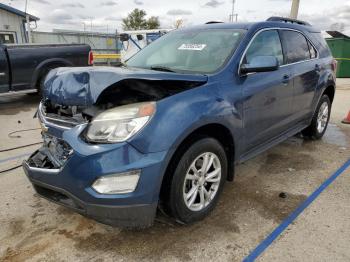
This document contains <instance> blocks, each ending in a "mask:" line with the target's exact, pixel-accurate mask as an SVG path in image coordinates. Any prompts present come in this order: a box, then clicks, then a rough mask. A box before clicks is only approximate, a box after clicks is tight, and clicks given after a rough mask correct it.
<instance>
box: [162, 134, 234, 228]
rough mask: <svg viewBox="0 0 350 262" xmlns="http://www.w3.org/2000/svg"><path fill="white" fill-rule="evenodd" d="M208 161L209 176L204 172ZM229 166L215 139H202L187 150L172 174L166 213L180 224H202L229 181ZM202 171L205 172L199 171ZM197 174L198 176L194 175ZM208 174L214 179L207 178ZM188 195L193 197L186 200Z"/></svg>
mask: <svg viewBox="0 0 350 262" xmlns="http://www.w3.org/2000/svg"><path fill="white" fill-rule="evenodd" d="M205 159H207V160H208V161H207V163H208V165H207V168H206V169H207V172H205V169H204V168H203V164H204V163H205ZM211 160H212V162H211ZM201 164H202V165H201ZM227 164H228V163H227V156H226V153H225V150H224V148H223V147H222V145H221V144H220V143H219V142H218V141H217V140H216V139H214V138H202V139H200V140H198V141H196V142H194V143H193V144H192V145H191V146H189V147H188V148H187V150H185V152H184V153H183V155H182V156H181V158H180V160H179V162H178V165H177V166H176V168H175V171H174V173H173V178H172V180H171V184H170V193H169V197H168V200H167V209H168V210H169V211H170V215H171V216H172V217H174V218H175V220H176V221H177V222H178V223H181V224H190V223H193V222H196V221H199V220H201V219H203V218H205V217H206V216H207V215H208V214H209V213H210V212H211V211H212V210H213V208H214V207H215V206H216V204H217V201H218V199H219V196H220V193H221V191H222V189H223V185H224V183H225V180H226V178H227ZM197 168H198V169H197ZM202 168H203V171H204V172H201V171H200V169H202ZM194 170H197V171H198V172H197V173H195V172H194ZM218 170H219V171H218ZM208 174H210V175H211V176H212V178H210V177H209V176H207V178H205V176H206V175H208ZM214 174H215V175H214ZM187 177H188V178H191V179H187ZM185 178H186V179H185ZM192 179H193V180H192ZM206 179H207V180H206ZM214 181H215V182H214ZM196 187H197V192H195V188H196ZM191 190H192V192H193V194H192V195H190V191H191ZM194 194H196V196H194ZM185 195H187V196H191V197H190V198H187V197H185ZM185 198H186V199H187V200H185ZM193 199H194V200H193ZM201 199H202V201H201ZM203 200H204V201H203ZM191 202H193V203H192V204H191Z"/></svg>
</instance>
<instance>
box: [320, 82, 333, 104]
mask: <svg viewBox="0 0 350 262" xmlns="http://www.w3.org/2000/svg"><path fill="white" fill-rule="evenodd" d="M323 95H327V96H328V97H329V100H330V101H331V104H332V103H333V100H334V95H335V87H334V85H328V86H327V87H326V88H325V90H324V91H323V93H322V96H323Z"/></svg>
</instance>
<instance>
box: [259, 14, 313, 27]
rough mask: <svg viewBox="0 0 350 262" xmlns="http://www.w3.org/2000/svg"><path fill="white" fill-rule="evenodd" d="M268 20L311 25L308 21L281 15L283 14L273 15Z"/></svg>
mask: <svg viewBox="0 0 350 262" xmlns="http://www.w3.org/2000/svg"><path fill="white" fill-rule="evenodd" d="M266 21H274V22H285V23H291V24H298V25H308V26H311V24H309V23H308V22H305V21H301V20H297V19H292V18H287V17H281V16H271V17H270V18H268V19H267V20H266Z"/></svg>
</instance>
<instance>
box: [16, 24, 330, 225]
mask: <svg viewBox="0 0 350 262" xmlns="http://www.w3.org/2000/svg"><path fill="white" fill-rule="evenodd" d="M335 69H336V63H335V60H334V59H333V57H332V55H331V53H330V51H329V48H328V47H327V44H326V43H325V41H324V39H323V38H322V36H321V34H320V32H319V31H318V30H316V29H315V28H313V27H312V26H311V25H309V24H308V23H306V22H302V21H298V20H291V19H286V18H279V17H272V18H270V19H268V21H265V22H259V23H233V24H227V23H210V24H206V25H202V26H196V27H190V28H185V29H181V30H174V31H173V32H170V33H168V34H166V35H164V36H163V37H161V38H160V39H158V40H156V41H154V42H153V43H152V44H150V45H149V46H147V47H146V48H144V49H143V50H141V51H140V52H138V53H137V54H135V55H134V56H133V57H131V58H130V59H129V60H128V61H126V63H125V64H124V65H123V66H121V67H118V68H112V67H81V68H58V69H54V70H52V71H51V72H50V73H49V74H48V76H47V78H46V81H45V84H44V85H45V88H44V93H43V99H42V101H41V103H40V105H39V108H38V112H37V115H38V118H39V121H40V124H41V127H42V136H43V140H44V144H43V146H42V147H41V148H40V149H39V150H38V151H36V152H34V153H33V154H32V155H31V156H30V157H29V159H28V160H27V161H25V162H24V163H23V167H24V171H25V173H26V174H27V176H28V178H29V180H30V181H31V183H32V184H33V186H34V188H35V190H36V192H37V193H38V194H39V195H40V196H42V197H44V198H47V199H48V200H50V201H53V202H55V203H58V204H61V205H63V206H66V207H69V208H71V209H74V210H75V211H77V212H79V213H81V214H83V215H85V216H88V217H91V218H93V219H95V220H97V221H100V222H102V223H106V224H110V225H118V226H128V227H136V226H137V227H145V226H150V225H151V224H152V222H153V220H154V217H155V214H156V210H157V208H162V209H163V210H165V211H166V212H168V214H169V215H170V216H172V217H173V218H174V219H175V220H176V221H177V222H179V223H183V224H188V223H192V222H195V221H198V220H200V219H203V218H204V217H205V216H207V215H208V214H209V213H210V211H212V210H213V208H214V207H215V205H216V203H217V201H218V198H219V195H220V193H221V191H222V189H223V185H224V183H225V181H227V180H228V181H232V180H233V177H234V165H235V164H236V163H240V162H243V161H246V160H247V159H249V158H251V157H253V156H255V155H257V154H259V153H261V152H263V151H265V150H266V149H268V148H270V147H272V146H274V145H276V144H278V143H280V142H282V141H283V140H285V139H287V138H288V137H291V136H293V135H295V134H297V133H299V132H301V133H302V135H303V136H304V137H308V138H311V139H320V138H321V137H322V136H323V134H324V133H325V131H326V128H327V124H328V120H329V116H330V111H331V105H332V101H333V98H334V93H335Z"/></svg>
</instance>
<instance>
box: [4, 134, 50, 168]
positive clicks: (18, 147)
mask: <svg viewBox="0 0 350 262" xmlns="http://www.w3.org/2000/svg"><path fill="white" fill-rule="evenodd" d="M38 129H41V128H29V129H20V130H16V131H13V132H10V133H8V135H7V136H8V137H9V138H21V136H20V135H16V136H14V134H17V133H22V132H28V131H34V130H38ZM42 143H43V142H35V143H30V144H26V145H22V146H16V147H12V148H5V149H0V153H3V152H8V151H12V150H16V149H21V148H25V147H30V146H34V145H40V144H42ZM21 166H22V164H20V165H16V166H13V167H10V168H7V169H4V170H0V174H2V173H6V172H9V171H12V170H15V169H17V168H19V167H21Z"/></svg>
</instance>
